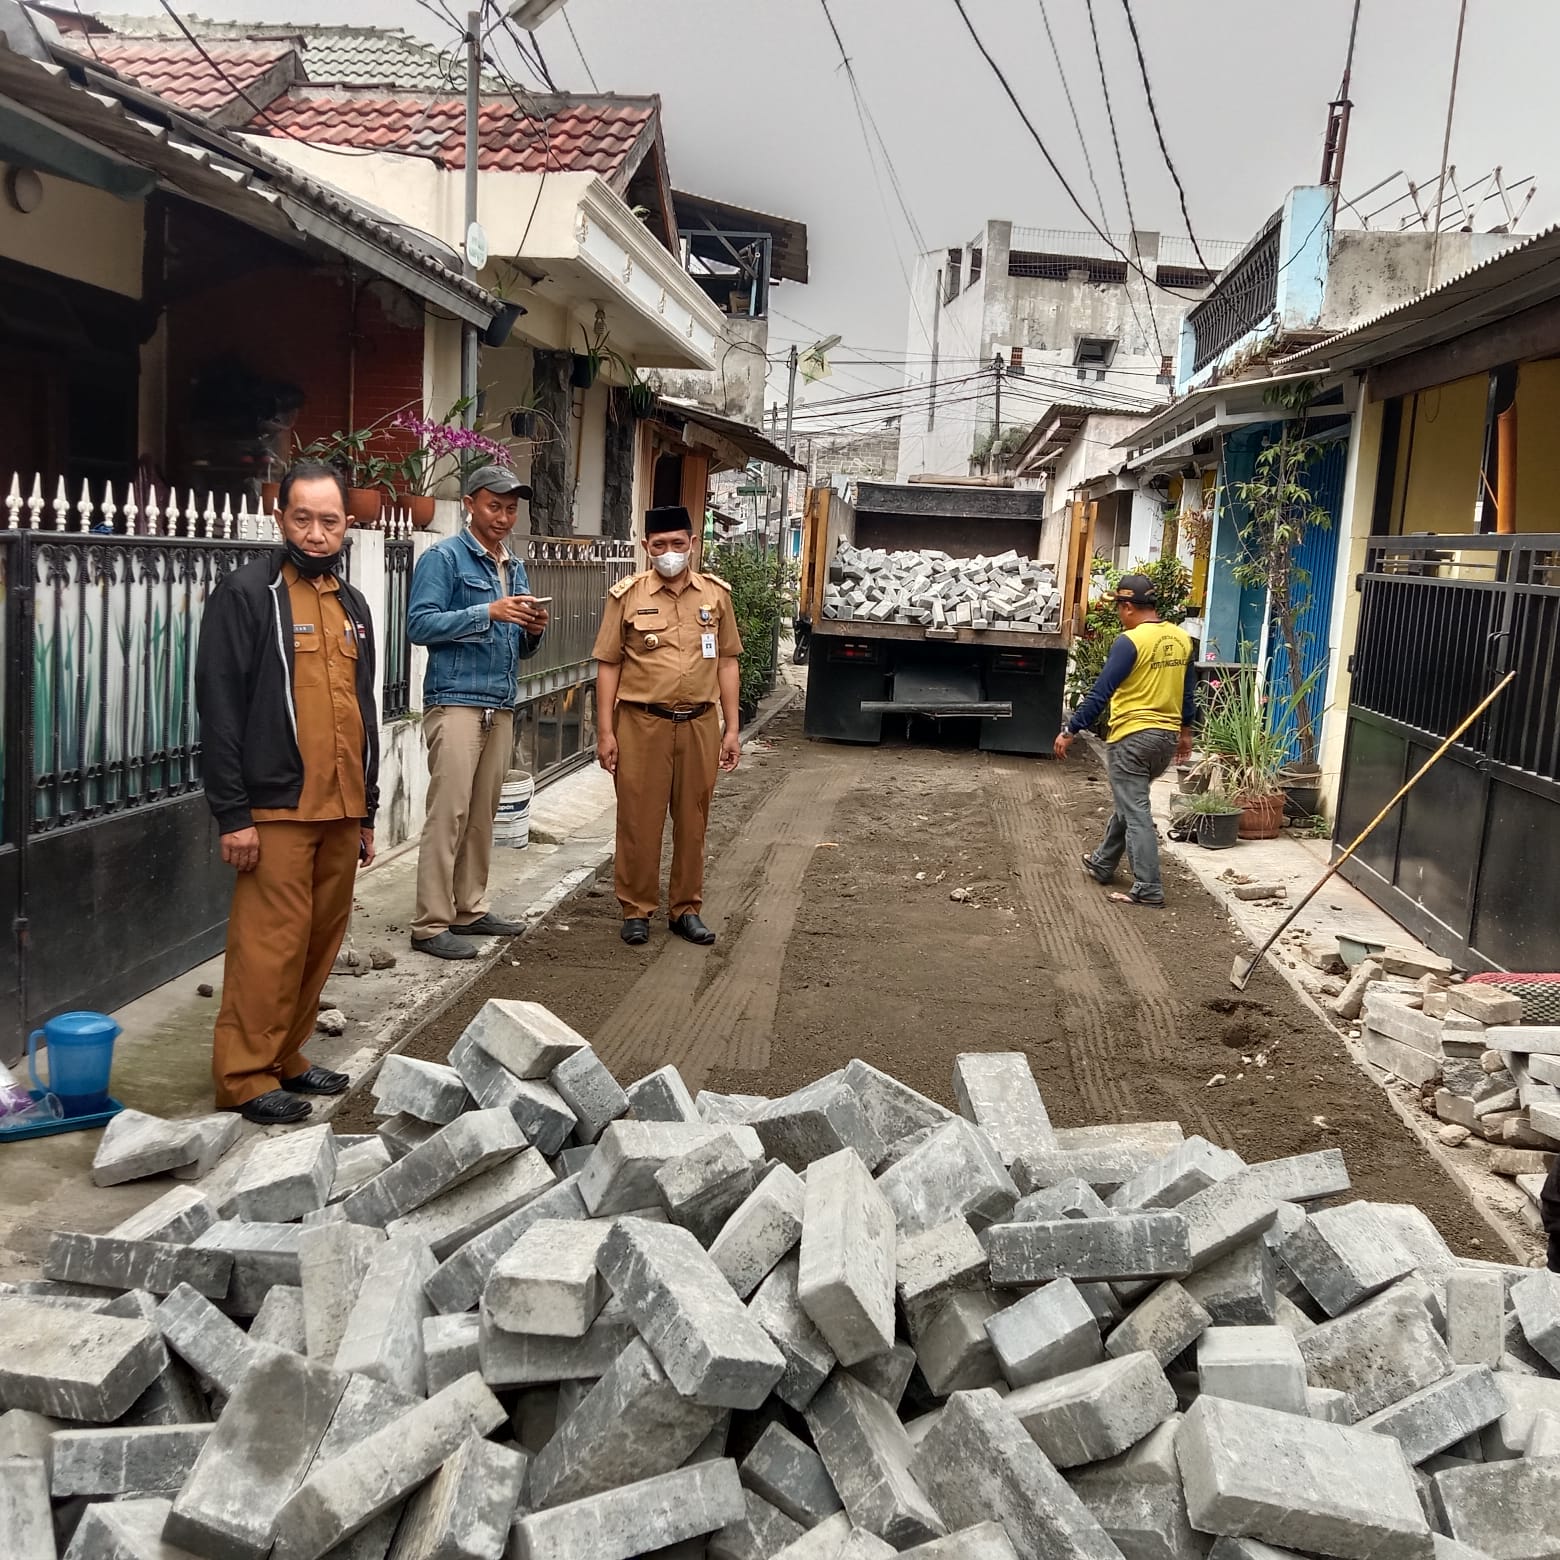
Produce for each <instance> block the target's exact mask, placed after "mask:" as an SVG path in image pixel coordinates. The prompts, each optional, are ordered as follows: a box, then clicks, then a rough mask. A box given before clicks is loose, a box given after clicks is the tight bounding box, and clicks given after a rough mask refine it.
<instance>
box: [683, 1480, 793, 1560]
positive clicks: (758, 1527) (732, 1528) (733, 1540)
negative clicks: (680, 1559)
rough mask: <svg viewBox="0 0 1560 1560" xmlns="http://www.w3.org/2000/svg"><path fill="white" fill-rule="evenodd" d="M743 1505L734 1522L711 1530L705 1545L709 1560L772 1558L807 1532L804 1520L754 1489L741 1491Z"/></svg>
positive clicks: (767, 1559) (757, 1559) (759, 1559)
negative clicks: (785, 1511)
mask: <svg viewBox="0 0 1560 1560" xmlns="http://www.w3.org/2000/svg"><path fill="white" fill-rule="evenodd" d="M742 1508H743V1509H742V1515H741V1516H740V1517H738V1518H737V1519H736V1520H735V1521H734V1522H728V1523H727V1524H726V1525H725V1527H723V1528H721V1530H720V1531H719V1532H718V1533H711V1534H710V1537H709V1543H708V1545H707V1546H706V1549H705V1553H706V1554H707V1555H708V1556H709V1560H770V1557H771V1556H773V1555H775V1554H778V1553H779V1552H780V1551H781V1550H782V1549H784V1548H785V1547H786V1546H787V1545H788V1544H791V1543H794V1542H795V1540H797V1539H798V1538H801V1537H802V1536H803V1535H804V1532H805V1530H804V1529H803V1527H802V1525H801V1523H799V1522H794V1521H792V1519H791V1518H790V1517H788V1516H786V1514H785V1513H784V1512H783V1511H781V1510H780V1508H779V1507H778V1506H774V1505H771V1504H770V1502H768V1501H767V1500H765V1499H764V1497H763V1496H762V1495H759V1494H757V1493H756V1492H755V1491H753V1490H750V1489H744V1490H743V1491H742Z"/></svg>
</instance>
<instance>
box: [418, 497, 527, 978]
mask: <svg viewBox="0 0 1560 1560" xmlns="http://www.w3.org/2000/svg"><path fill="white" fill-rule="evenodd" d="M465 493H466V496H465V500H464V502H465V506H466V515H467V518H468V520H469V522H470V523H469V525H468V526H467V528H466V529H465V530H464V531H462V532H460V534H459V535H457V536H448V537H446V538H445V539H444V540H443V541H442V542H439V543H437V544H436V545H435V546H433V547H431V548H429V550H428V551H427V552H426V553H424V554H423V556H422V559H421V561H420V562H419V563H418V565H417V572H416V573H415V574H414V575H413V576H412V597H411V603H410V607H409V610H408V614H407V621H408V631H409V633H410V635H411V639H412V643H413V644H418V645H427V647H428V673H427V676H426V677H425V678H424V679H423V732H424V734H425V736H426V737H427V741H428V813H427V817H426V819H425V820H424V823H423V831H422V841H421V844H420V845H419V847H418V853H417V912H416V915H415V917H414V919H413V921H412V947H413V948H415V949H416V950H417V951H418V952H419V953H428V954H432V955H434V957H436V958H440V959H470V958H474V957H475V956H476V951H477V950H476V948H475V947H474V946H473V945H472V943H471V941H470V939H471V938H473V937H513V936H516V935H517V934H518V933H520V932H521V931H523V930H524V926H523V925H522V924H521V923H520V922H517V921H506V920H504V919H503V918H502V917H500V916H496V915H494V914H493V913H492V911H491V910H490V909H489V908H488V897H487V880H488V863H489V860H490V858H491V856H492V853H493V819H494V817H495V815H496V814H497V812H498V799H499V792H500V790H501V789H502V787H503V784H504V776H505V774H506V773H507V772H508V770H509V764H510V755H511V753H512V752H513V750H514V710H515V693H516V687H515V676H516V670H517V668H518V665H519V663H520V661H521V660H523V659H524V658H525V657H527V656H532V655H535V654H536V651H537V647H538V646H539V645H540V644H541V642H542V631H543V630H544V629H545V628H546V627H547V608H546V607H545V606H544V605H542V604H541V603H540V602H538V601H536V600H535V599H534V598H533V597H532V596H531V595H530V594H529V590H530V585H529V583H528V582H527V580H526V577H525V565H524V564H523V563H521V562H520V560H519V559H518V558H516V557H515V556H514V554H513V553H511V552H510V551H509V547H508V545H507V541H506V538H507V537H508V535H509V533H510V532H511V531H512V530H513V529H514V525H515V520H516V518H517V516H518V514H519V510H520V500H521V499H522V498H525V499H529V498H530V496H531V490H530V488H528V487H526V486H524V485H523V484H522V483H521V481H520V479H519V478H518V477H517V476H516V475H515V474H514V472H513V471H511V470H509V468H508V467H507V466H482V467H479V468H478V469H477V470H476V471H474V472H472V474H471V475H470V476H469V477H468V478H467V479H466V484H465Z"/></svg>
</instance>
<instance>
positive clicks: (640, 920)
mask: <svg viewBox="0 0 1560 1560" xmlns="http://www.w3.org/2000/svg"><path fill="white" fill-rule="evenodd" d="M618 936H619V937H621V938H622V939H623V941H624V942H626V943H627V944H628V946H629V947H630V948H642V947H643V946H644V945H645V944H646V943H647V942H649V941H650V923H649V922H648V921H647V920H646V919H645V918H644V917H643V916H642V915H631V916H629V918H628V919H627V920H626V921H625V922H624V923H623V929H622V930H621V931H620V932H619V933H618Z"/></svg>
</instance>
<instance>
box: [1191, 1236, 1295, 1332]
mask: <svg viewBox="0 0 1560 1560" xmlns="http://www.w3.org/2000/svg"><path fill="white" fill-rule="evenodd" d="M1179 1282H1180V1284H1181V1287H1182V1288H1183V1289H1185V1291H1186V1292H1187V1294H1189V1295H1190V1296H1191V1297H1192V1299H1194V1300H1195V1301H1196V1302H1197V1303H1198V1305H1200V1306H1201V1307H1202V1308H1203V1309H1204V1310H1205V1311H1206V1312H1207V1313H1208V1315H1209V1316H1210V1317H1211V1318H1212V1319H1213V1322H1214V1325H1215V1326H1218V1327H1263V1326H1266V1325H1267V1324H1268V1323H1269V1322H1273V1321H1276V1320H1277V1319H1278V1286H1277V1281H1276V1273H1275V1270H1274V1264H1273V1252H1272V1249H1271V1248H1270V1247H1269V1246H1268V1245H1267V1244H1266V1243H1265V1242H1264V1241H1261V1240H1249V1241H1247V1242H1246V1243H1245V1245H1243V1246H1237V1247H1236V1248H1235V1250H1233V1251H1230V1252H1226V1253H1225V1254H1224V1256H1222V1257H1218V1258H1216V1259H1215V1260H1214V1261H1212V1262H1209V1263H1208V1264H1207V1265H1206V1266H1204V1267H1201V1268H1199V1269H1198V1270H1197V1271H1196V1272H1195V1273H1192V1274H1189V1275H1188V1276H1187V1277H1185V1278H1183V1279H1181V1280H1180V1281H1179Z"/></svg>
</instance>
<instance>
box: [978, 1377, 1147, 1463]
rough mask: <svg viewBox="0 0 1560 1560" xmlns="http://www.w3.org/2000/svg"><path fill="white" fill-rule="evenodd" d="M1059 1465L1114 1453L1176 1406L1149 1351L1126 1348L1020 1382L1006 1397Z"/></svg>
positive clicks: (1013, 1409)
mask: <svg viewBox="0 0 1560 1560" xmlns="http://www.w3.org/2000/svg"><path fill="white" fill-rule="evenodd" d="M1004 1401H1005V1402H1006V1404H1007V1406H1008V1407H1009V1408H1010V1409H1011V1410H1012V1411H1013V1413H1015V1414H1016V1415H1017V1416H1018V1418H1019V1419H1020V1420H1021V1421H1022V1423H1023V1426H1024V1428H1025V1429H1026V1430H1027V1431H1028V1432H1029V1434H1030V1435H1031V1436H1033V1437H1034V1439H1035V1441H1036V1442H1037V1443H1038V1445H1039V1447H1040V1449H1041V1451H1043V1452H1044V1453H1045V1454H1046V1456H1047V1457H1049V1458H1050V1459H1051V1461H1052V1462H1053V1463H1055V1464H1056V1466H1057V1467H1058V1468H1076V1467H1077V1466H1078V1465H1079V1464H1080V1463H1086V1462H1098V1461H1100V1460H1101V1459H1102V1458H1106V1457H1115V1456H1116V1455H1117V1454H1118V1453H1120V1452H1124V1451H1126V1449H1127V1448H1128V1447H1129V1446H1132V1445H1134V1444H1135V1443H1136V1442H1138V1441H1140V1440H1142V1439H1143V1437H1144V1436H1145V1435H1147V1434H1148V1432H1149V1431H1150V1430H1152V1429H1153V1428H1154V1426H1155V1425H1157V1424H1161V1423H1163V1421H1164V1420H1166V1419H1168V1418H1169V1417H1170V1415H1171V1414H1173V1413H1174V1412H1175V1409H1176V1403H1175V1393H1174V1391H1172V1389H1171V1386H1170V1383H1169V1382H1168V1381H1167V1380H1166V1379H1165V1373H1164V1371H1163V1370H1161V1369H1160V1366H1159V1361H1158V1360H1156V1359H1155V1358H1154V1356H1153V1355H1152V1354H1128V1355H1125V1356H1124V1357H1123V1358H1121V1359H1119V1360H1105V1361H1104V1362H1103V1363H1101V1364H1099V1365H1090V1366H1087V1367H1086V1368H1085V1369H1083V1370H1077V1371H1073V1372H1071V1373H1070V1374H1068V1375H1066V1376H1058V1377H1056V1378H1055V1379H1054V1380H1052V1381H1042V1382H1039V1383H1037V1384H1036V1385H1035V1386H1032V1387H1020V1388H1018V1389H1017V1390H1016V1391H1014V1392H1010V1393H1009V1394H1008V1395H1007V1397H1006V1398H1005V1399H1004Z"/></svg>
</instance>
